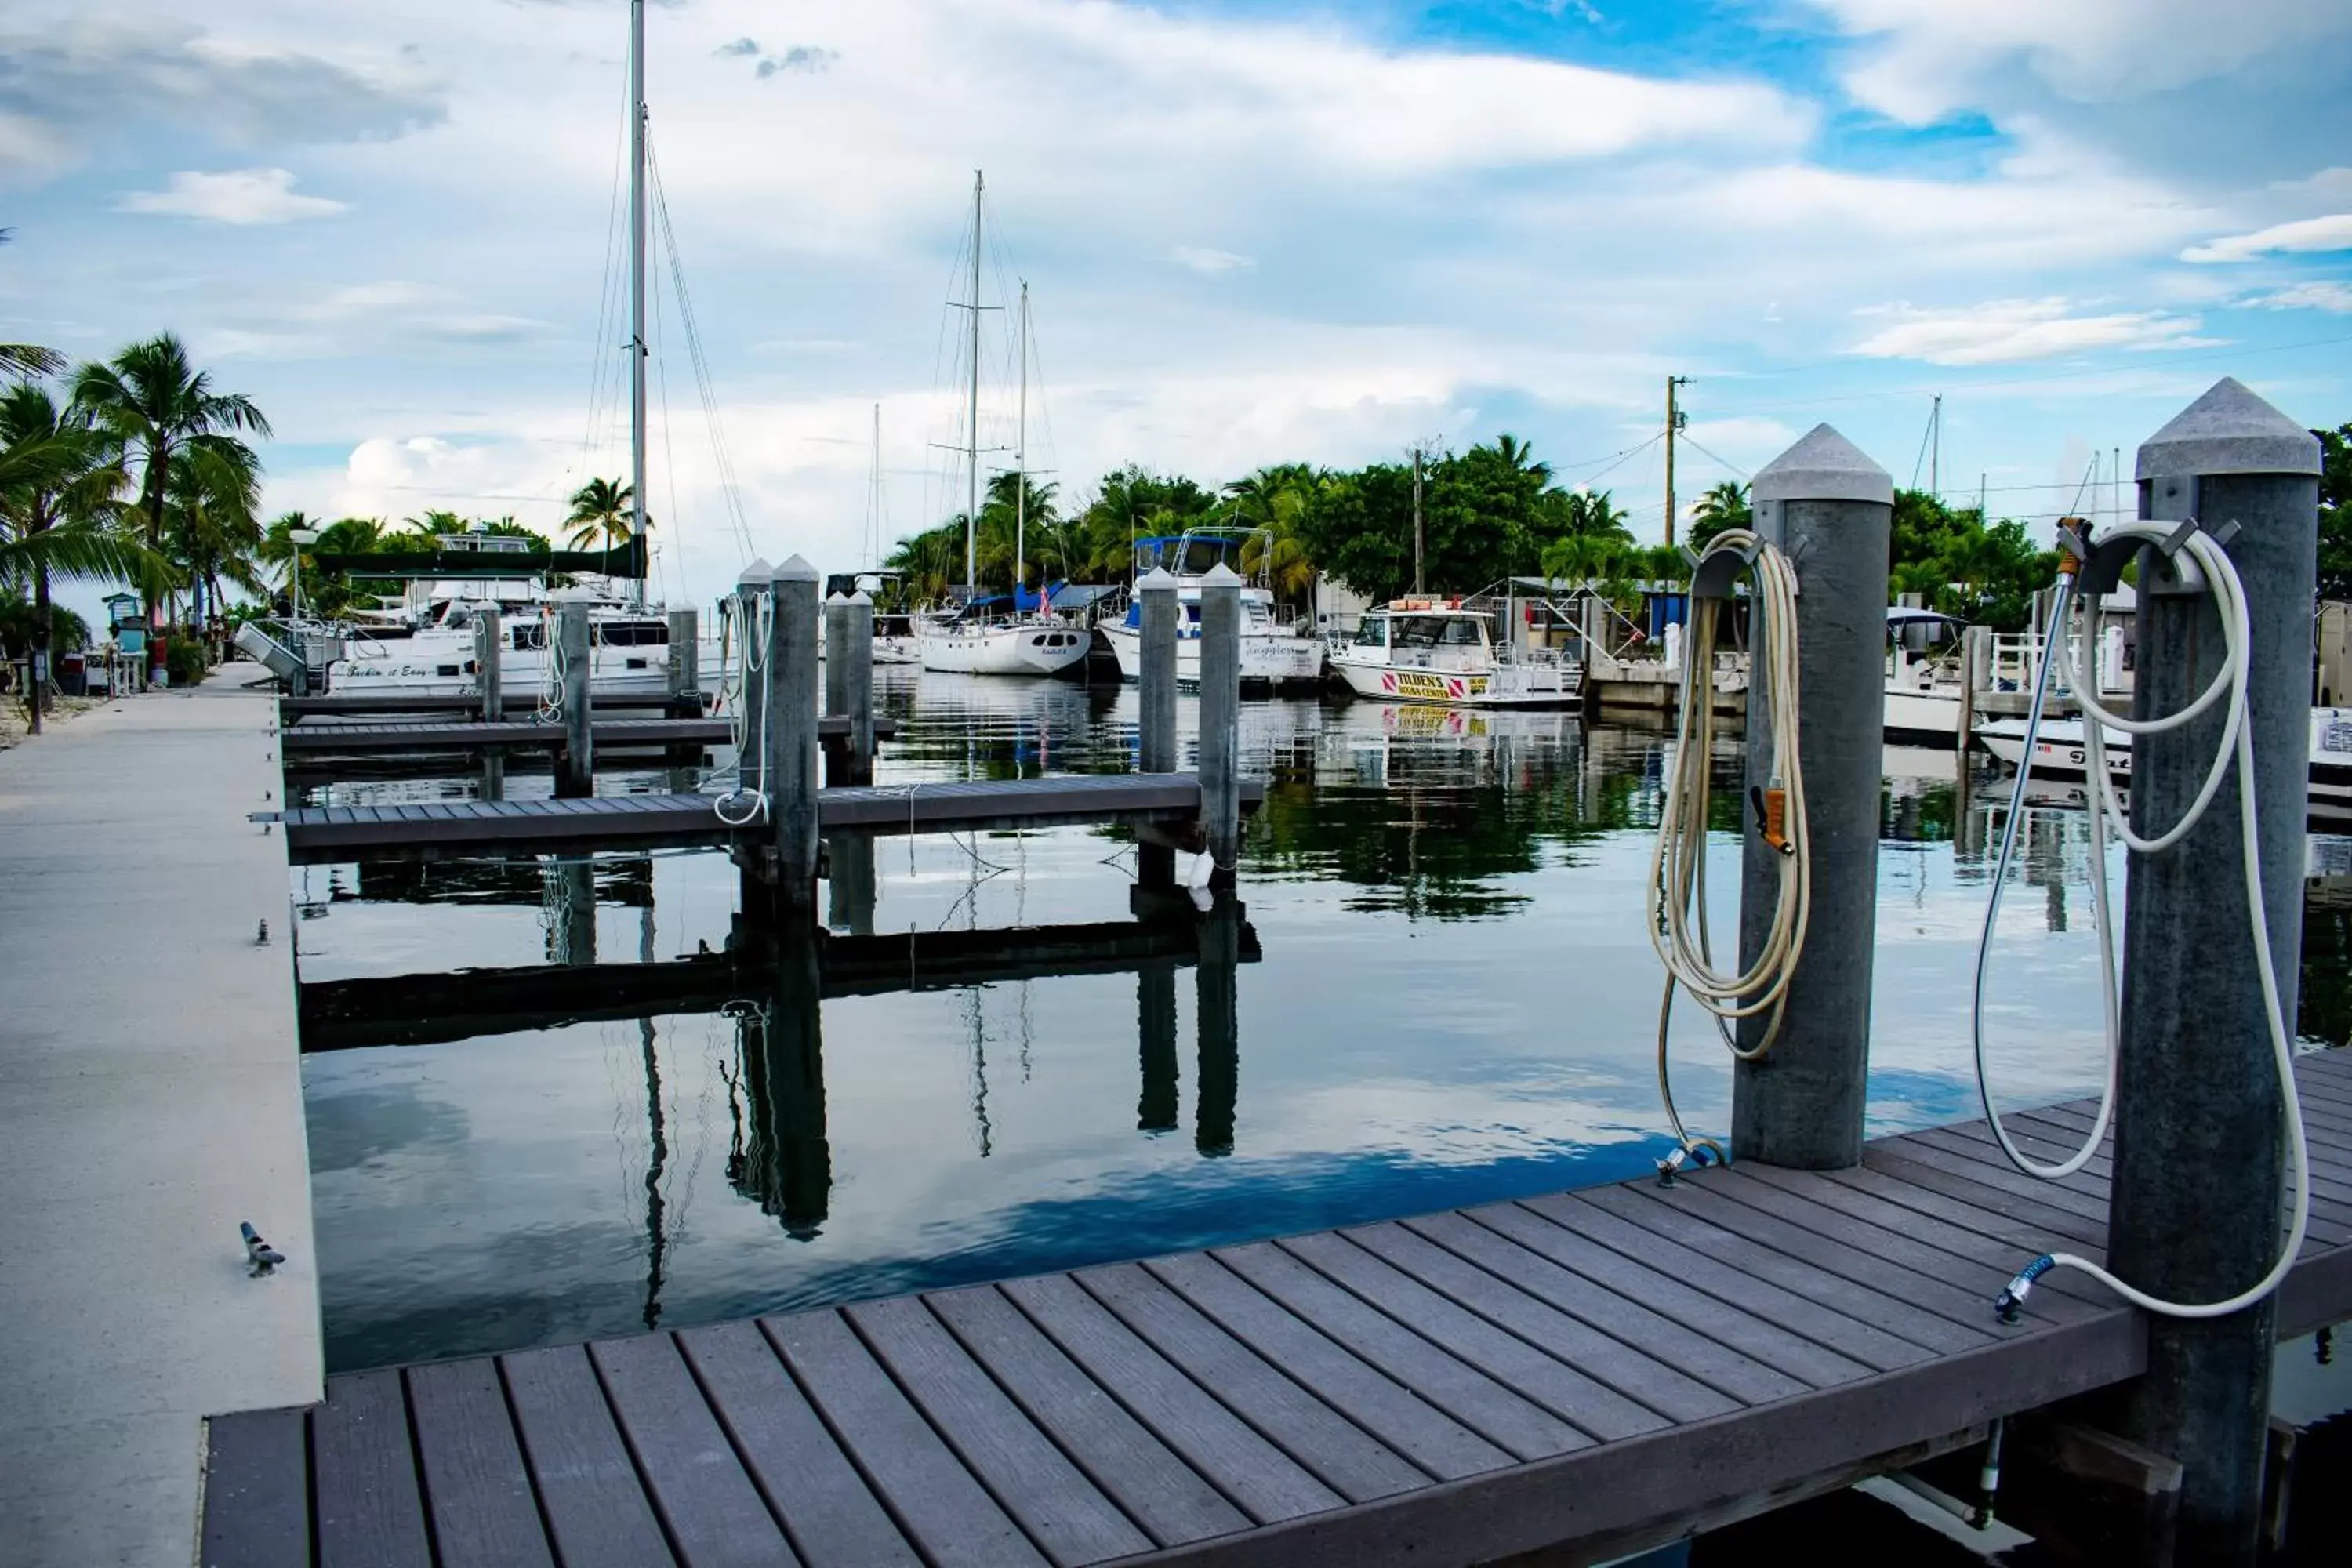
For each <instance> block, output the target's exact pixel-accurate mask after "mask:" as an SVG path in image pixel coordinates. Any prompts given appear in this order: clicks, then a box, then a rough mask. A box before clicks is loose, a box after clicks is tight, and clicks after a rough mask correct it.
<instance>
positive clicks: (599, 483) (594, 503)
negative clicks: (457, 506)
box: [451, 479, 654, 550]
mask: <svg viewBox="0 0 2352 1568" xmlns="http://www.w3.org/2000/svg"><path fill="white" fill-rule="evenodd" d="M636 499H637V492H636V490H635V489H634V488H632V487H631V486H628V485H625V484H623V483H622V482H621V481H620V480H618V479H590V480H589V481H588V482H587V483H586V484H584V485H582V486H581V487H580V488H579V489H576V490H573V491H572V510H571V511H570V513H569V514H567V515H566V516H565V518H564V520H563V525H564V526H565V527H566V528H569V529H570V530H572V533H571V536H570V537H569V539H567V540H566V541H565V542H566V543H567V544H569V545H570V546H571V548H572V549H574V550H598V549H606V548H610V547H611V546H614V545H618V544H626V543H627V542H629V531H630V529H631V528H632V527H634V526H635V523H634V519H635V510H636ZM451 515H452V516H454V515H455V514H454V513H453V514H451ZM653 525H654V520H653V519H652V518H651V517H647V518H646V528H647V529H651V528H652V527H653ZM458 526H459V527H460V528H463V527H464V526H465V525H464V524H463V523H462V522H460V523H459V524H458Z"/></svg>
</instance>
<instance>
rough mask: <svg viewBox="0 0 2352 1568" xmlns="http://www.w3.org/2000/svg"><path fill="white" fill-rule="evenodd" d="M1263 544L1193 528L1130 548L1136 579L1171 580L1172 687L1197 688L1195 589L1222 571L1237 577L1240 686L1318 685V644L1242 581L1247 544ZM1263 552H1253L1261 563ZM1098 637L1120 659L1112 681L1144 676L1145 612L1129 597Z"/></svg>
mask: <svg viewBox="0 0 2352 1568" xmlns="http://www.w3.org/2000/svg"><path fill="white" fill-rule="evenodd" d="M1261 537H1265V531H1264V530H1253V529H1247V528H1195V529H1188V530H1186V531H1184V532H1182V533H1181V534H1175V535H1163V536H1160V537H1157V538H1152V539H1139V540H1138V541H1136V543H1135V574H1136V576H1137V577H1141V576H1142V575H1143V574H1145V573H1147V572H1151V571H1154V570H1165V571H1166V572H1167V573H1168V574H1169V575H1170V576H1171V577H1173V578H1175V579H1176V606H1177V608H1176V681H1177V684H1178V685H1180V686H1197V685H1199V684H1200V683H1201V584H1202V582H1203V581H1204V580H1205V579H1206V578H1207V576H1208V574H1210V573H1211V572H1212V571H1213V570H1215V569H1216V568H1217V567H1218V566H1220V565H1222V566H1224V567H1227V568H1229V569H1231V570H1232V571H1233V572H1234V573H1236V574H1243V572H1242V568H1243V557H1244V554H1245V553H1246V549H1245V547H1246V546H1247V545H1248V543H1249V542H1250V541H1252V540H1253V539H1256V538H1261ZM1264 553H1265V552H1259V556H1260V559H1261V560H1262V559H1264ZM1243 575H1244V582H1243V584H1242V660H1241V662H1242V679H1243V680H1244V681H1245V682H1248V683H1250V684H1253V685H1255V684H1260V683H1263V684H1265V685H1268V686H1294V685H1313V684H1315V683H1316V682H1318V681H1320V680H1321V679H1323V644H1322V643H1321V641H1319V640H1318V639H1317V638H1315V637H1309V636H1307V635H1305V634H1304V633H1302V632H1301V631H1299V630H1298V628H1297V626H1289V625H1286V624H1284V622H1283V621H1282V619H1281V617H1280V616H1279V614H1278V613H1277V610H1276V604H1275V599H1274V591H1273V589H1271V588H1269V587H1268V586H1266V584H1265V582H1264V581H1263V580H1262V579H1256V580H1254V579H1251V578H1250V577H1249V576H1248V575H1247V574H1243ZM1102 632H1103V635H1104V636H1105V637H1108V639H1109V640H1110V647H1111V652H1112V653H1114V654H1116V655H1117V656H1118V673H1119V674H1120V676H1121V677H1123V678H1124V679H1129V680H1138V679H1142V675H1143V606H1142V605H1140V604H1139V603H1138V602H1136V600H1135V599H1134V597H1133V595H1129V603H1128V606H1127V616H1126V618H1125V619H1124V620H1120V621H1116V622H1106V623H1105V624H1104V625H1103V627H1102Z"/></svg>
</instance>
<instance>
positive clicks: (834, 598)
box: [824, 594, 849, 605]
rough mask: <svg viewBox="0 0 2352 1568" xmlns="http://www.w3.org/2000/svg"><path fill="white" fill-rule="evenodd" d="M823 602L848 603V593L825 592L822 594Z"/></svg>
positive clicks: (833, 603)
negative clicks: (825, 593)
mask: <svg viewBox="0 0 2352 1568" xmlns="http://www.w3.org/2000/svg"><path fill="white" fill-rule="evenodd" d="M824 602H825V603H826V604H828V605H845V604H847V603H849V595H846V594H827V595H825V596H824Z"/></svg>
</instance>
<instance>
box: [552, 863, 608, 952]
mask: <svg viewBox="0 0 2352 1568" xmlns="http://www.w3.org/2000/svg"><path fill="white" fill-rule="evenodd" d="M540 877H541V885H542V897H543V899H544V900H545V908H546V915H545V924H546V928H547V961H548V962H549V963H566V964H581V963H595V962H596V864H595V862H594V861H593V860H589V859H585V858H582V859H576V860H542V861H541V862H540Z"/></svg>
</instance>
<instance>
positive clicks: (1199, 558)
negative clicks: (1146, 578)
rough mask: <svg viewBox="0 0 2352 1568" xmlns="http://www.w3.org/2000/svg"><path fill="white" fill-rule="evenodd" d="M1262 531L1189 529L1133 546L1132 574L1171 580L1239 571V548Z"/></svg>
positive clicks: (1142, 541)
mask: <svg viewBox="0 0 2352 1568" xmlns="http://www.w3.org/2000/svg"><path fill="white" fill-rule="evenodd" d="M1262 531H1263V530H1260V529H1255V528H1224V527H1213V528H1188V529H1186V530H1185V531H1183V532H1181V533H1163V534H1155V535H1153V536H1151V537H1150V538H1148V539H1139V540H1137V541H1136V542H1135V574H1136V575H1137V576H1139V577H1140V576H1142V575H1143V574H1145V573H1147V572H1151V571H1155V570H1162V569H1164V570H1165V571H1167V573H1168V574H1170V575H1171V576H1175V577H1199V576H1203V575H1205V574H1207V573H1209V572H1210V571H1211V570H1212V569H1213V568H1215V567H1217V566H1220V565H1222V566H1227V567H1230V568H1232V569H1233V570H1234V571H1235V572H1239V571H1241V569H1242V547H1243V546H1244V545H1245V544H1247V543H1248V542H1250V540H1251V539H1252V538H1254V537H1255V535H1257V534H1258V533H1260V532H1262Z"/></svg>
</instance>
